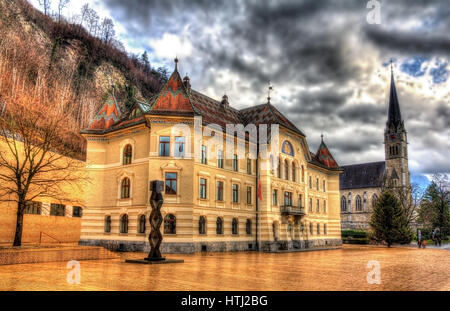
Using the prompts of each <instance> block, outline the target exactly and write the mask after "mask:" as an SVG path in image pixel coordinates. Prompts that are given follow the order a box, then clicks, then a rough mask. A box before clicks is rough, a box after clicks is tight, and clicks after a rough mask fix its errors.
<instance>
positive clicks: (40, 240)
mask: <svg viewBox="0 0 450 311" xmlns="http://www.w3.org/2000/svg"><path fill="white" fill-rule="evenodd" d="M43 234H44V235H46V236H48V237H49V238H51V239H53V240H55V241H56V242H58V243H62V242H61V241H60V240H58V239H57V238H55V237H52V236H51V235H50V234H48V233H45V232H42V231H41V232H40V234H39V244H42V235H43Z"/></svg>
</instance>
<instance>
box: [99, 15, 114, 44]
mask: <svg viewBox="0 0 450 311" xmlns="http://www.w3.org/2000/svg"><path fill="white" fill-rule="evenodd" d="M115 34H116V32H115V30H114V22H113V20H112V19H110V18H104V19H103V21H102V24H101V34H100V38H101V39H102V40H103V42H105V43H110V42H111V40H112V39H113V38H114V36H115Z"/></svg>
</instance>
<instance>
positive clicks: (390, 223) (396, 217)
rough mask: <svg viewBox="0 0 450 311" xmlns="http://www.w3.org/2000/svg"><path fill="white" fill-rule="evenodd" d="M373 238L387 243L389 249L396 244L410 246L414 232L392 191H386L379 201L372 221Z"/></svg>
mask: <svg viewBox="0 0 450 311" xmlns="http://www.w3.org/2000/svg"><path fill="white" fill-rule="evenodd" d="M369 224H370V227H371V229H372V231H371V238H372V239H373V240H375V241H376V242H379V243H380V242H385V243H386V244H387V246H388V247H390V246H391V245H392V244H394V243H400V244H408V243H410V242H411V239H412V232H411V229H410V227H409V226H408V221H407V217H406V213H405V211H404V209H403V208H402V206H401V204H400V202H399V200H398V198H397V197H396V195H395V194H394V193H392V192H391V191H384V192H383V193H382V194H381V197H380V198H379V199H378V201H377V203H376V205H375V208H374V210H373V213H372V216H371V219H370V222H369Z"/></svg>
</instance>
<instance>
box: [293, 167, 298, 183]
mask: <svg viewBox="0 0 450 311" xmlns="http://www.w3.org/2000/svg"><path fill="white" fill-rule="evenodd" d="M296 171H297V168H296V166H295V163H294V162H292V181H293V182H296V181H297V172H296Z"/></svg>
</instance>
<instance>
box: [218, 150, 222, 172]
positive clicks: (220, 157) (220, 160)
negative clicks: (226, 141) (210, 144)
mask: <svg viewBox="0 0 450 311" xmlns="http://www.w3.org/2000/svg"><path fill="white" fill-rule="evenodd" d="M217 167H218V168H223V151H222V150H219V151H218V152H217Z"/></svg>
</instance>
